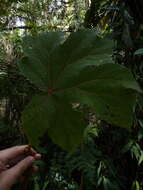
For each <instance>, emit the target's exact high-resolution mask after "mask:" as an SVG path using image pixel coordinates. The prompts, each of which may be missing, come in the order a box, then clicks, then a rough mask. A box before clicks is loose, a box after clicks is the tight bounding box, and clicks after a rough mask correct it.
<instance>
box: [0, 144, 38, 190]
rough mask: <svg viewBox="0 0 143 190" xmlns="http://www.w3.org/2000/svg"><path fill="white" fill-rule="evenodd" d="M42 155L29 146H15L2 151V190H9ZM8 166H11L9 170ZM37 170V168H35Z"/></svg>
mask: <svg viewBox="0 0 143 190" xmlns="http://www.w3.org/2000/svg"><path fill="white" fill-rule="evenodd" d="M40 158H41V155H40V154H37V152H36V151H35V150H34V149H33V148H31V147H29V146H28V145H22V146H15V147H12V148H8V149H5V150H1V151H0V190H9V189H10V188H11V187H12V185H13V184H14V183H15V182H16V181H17V180H18V179H19V178H20V177H22V175H23V174H24V173H25V172H26V171H27V170H28V169H29V168H31V167H32V164H33V163H34V161H36V160H39V159H40ZM8 166H10V167H9V168H8ZM33 170H36V167H33Z"/></svg>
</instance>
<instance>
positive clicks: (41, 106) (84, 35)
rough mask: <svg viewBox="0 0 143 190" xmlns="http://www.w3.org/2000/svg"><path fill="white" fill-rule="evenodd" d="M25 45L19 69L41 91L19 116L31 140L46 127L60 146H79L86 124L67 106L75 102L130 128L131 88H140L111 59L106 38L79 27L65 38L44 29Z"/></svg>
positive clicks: (133, 101)
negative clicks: (42, 32) (44, 32)
mask: <svg viewBox="0 0 143 190" xmlns="http://www.w3.org/2000/svg"><path fill="white" fill-rule="evenodd" d="M29 38H30V41H29V40H28V39H29ZM25 44H26V45H25V46H24V47H25V48H26V50H25V52H26V53H25V57H24V58H23V60H22V61H21V62H20V64H19V66H20V69H21V71H22V72H23V74H24V75H25V76H27V77H28V78H29V79H30V80H31V81H32V82H33V83H34V84H35V85H37V87H39V88H40V89H42V90H43V92H42V93H43V95H37V96H36V97H34V98H33V100H32V102H31V104H29V105H28V107H27V108H26V109H25V111H24V112H23V116H22V121H23V125H24V128H25V131H26V132H27V134H28V135H29V137H30V139H32V142H34V143H35V142H37V139H38V137H39V136H40V135H42V134H43V133H44V132H45V131H46V130H48V134H49V135H50V136H51V137H52V139H53V140H54V142H55V143H57V144H59V145H61V146H62V147H63V148H64V149H66V150H72V149H73V148H74V147H75V146H76V145H78V144H79V143H80V142H81V141H82V135H83V128H84V127H85V124H84V122H83V120H82V117H81V114H80V113H79V112H75V111H74V110H72V107H71V103H74V102H79V103H82V104H87V105H89V106H90V107H91V108H93V110H94V111H95V112H96V114H97V115H99V116H100V118H101V119H104V120H107V121H108V122H110V123H112V124H115V125H118V126H122V127H128V128H130V127H131V125H132V113H133V111H132V110H133V106H134V104H135V100H136V93H137V92H141V90H140V88H139V86H138V85H137V83H136V82H135V80H134V78H133V76H132V74H131V73H130V72H129V70H128V69H126V68H125V67H123V66H121V65H116V64H113V63H112V60H111V53H112V41H111V40H108V39H101V38H99V37H97V35H96V33H95V32H94V31H93V30H80V31H78V32H75V33H72V34H71V35H70V36H69V37H68V39H67V40H63V37H62V34H61V33H59V34H58V33H48V34H44V35H40V36H39V37H36V38H34V39H33V38H31V37H28V38H27V40H25ZM31 44H32V45H31ZM31 47H32V48H31ZM141 93H142V92H141Z"/></svg>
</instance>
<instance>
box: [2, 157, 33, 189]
mask: <svg viewBox="0 0 143 190" xmlns="http://www.w3.org/2000/svg"><path fill="white" fill-rule="evenodd" d="M34 161H35V159H34V157H32V156H28V157H26V158H25V159H24V160H22V161H20V162H19V163H18V164H16V165H15V166H14V167H12V168H10V169H8V170H6V171H4V172H3V176H4V179H5V180H7V183H8V186H11V185H13V184H14V183H15V182H16V181H17V179H18V178H19V177H20V176H21V175H22V174H23V173H24V172H25V171H26V170H27V169H29V168H30V167H31V166H32V164H33V162H34Z"/></svg>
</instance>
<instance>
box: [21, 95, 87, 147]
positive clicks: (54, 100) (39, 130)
mask: <svg viewBox="0 0 143 190" xmlns="http://www.w3.org/2000/svg"><path fill="white" fill-rule="evenodd" d="M23 125H24V129H25V131H26V133H27V135H28V136H29V138H30V140H31V143H32V144H33V145H38V137H39V136H42V135H43V134H44V132H45V129H47V130H48V133H49V134H50V135H52V139H53V141H54V142H56V143H57V144H59V145H60V146H61V147H64V149H65V150H70V151H71V150H73V149H74V148H75V147H76V146H77V144H80V143H81V142H82V136H83V131H84V128H85V123H84V120H83V117H82V114H81V113H80V112H77V111H74V110H73V109H72V105H70V104H69V103H67V102H65V101H64V99H63V100H62V101H60V99H59V98H58V97H57V96H45V95H38V96H35V97H34V98H33V100H32V101H31V104H29V105H28V106H27V108H26V109H25V111H24V112H23ZM61 138H62V140H61Z"/></svg>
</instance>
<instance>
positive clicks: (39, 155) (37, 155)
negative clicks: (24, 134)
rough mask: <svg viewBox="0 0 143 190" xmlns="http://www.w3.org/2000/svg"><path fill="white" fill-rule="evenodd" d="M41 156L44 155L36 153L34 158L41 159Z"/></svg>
mask: <svg viewBox="0 0 143 190" xmlns="http://www.w3.org/2000/svg"><path fill="white" fill-rule="evenodd" d="M41 157H42V155H41V154H35V156H34V158H35V159H36V160H40V159H41Z"/></svg>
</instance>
